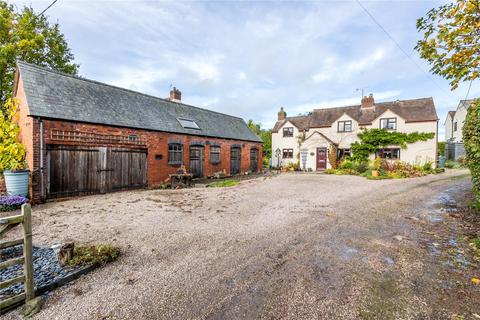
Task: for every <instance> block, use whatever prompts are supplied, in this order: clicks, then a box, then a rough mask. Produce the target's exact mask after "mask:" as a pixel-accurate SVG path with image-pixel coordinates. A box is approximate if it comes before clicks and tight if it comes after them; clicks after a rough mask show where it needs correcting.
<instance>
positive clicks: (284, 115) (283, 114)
mask: <svg viewBox="0 0 480 320" xmlns="http://www.w3.org/2000/svg"><path fill="white" fill-rule="evenodd" d="M285 118H287V113H286V112H285V111H284V110H283V107H281V108H280V111H279V112H278V120H279V121H281V120H285Z"/></svg>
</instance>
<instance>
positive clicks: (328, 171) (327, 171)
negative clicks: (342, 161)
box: [323, 169, 337, 174]
mask: <svg viewBox="0 0 480 320" xmlns="http://www.w3.org/2000/svg"><path fill="white" fill-rule="evenodd" d="M336 171H337V170H335V169H326V170H323V173H325V174H335V172H336Z"/></svg>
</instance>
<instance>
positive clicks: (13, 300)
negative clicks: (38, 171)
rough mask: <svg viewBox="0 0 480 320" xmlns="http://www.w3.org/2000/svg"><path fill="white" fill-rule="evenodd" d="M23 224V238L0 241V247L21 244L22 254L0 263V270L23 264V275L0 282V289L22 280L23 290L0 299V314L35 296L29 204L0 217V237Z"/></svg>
mask: <svg viewBox="0 0 480 320" xmlns="http://www.w3.org/2000/svg"><path fill="white" fill-rule="evenodd" d="M19 224H21V225H22V226H23V238H21V239H17V240H9V241H2V242H0V249H5V248H10V247H14V246H17V245H23V256H20V257H15V258H11V259H9V260H6V261H2V262H1V263H0V270H3V269H6V268H10V267H12V266H14V265H18V264H23V265H24V269H23V276H17V277H14V278H10V279H7V280H4V281H2V282H0V289H4V288H8V287H10V286H13V285H15V284H17V283H21V282H23V284H24V285H23V291H24V292H22V293H20V294H17V295H14V296H11V297H7V298H6V299H1V300H0V314H2V313H4V312H5V311H7V310H8V309H9V308H10V307H12V306H15V305H16V304H18V303H21V302H22V301H28V300H31V299H33V298H34V297H35V281H34V274H33V247H32V213H31V208H30V205H29V204H24V205H22V214H21V215H17V216H10V217H4V218H0V226H1V228H0V238H1V237H3V235H4V234H5V233H7V232H8V231H10V230H11V229H12V228H14V227H15V226H17V225H19Z"/></svg>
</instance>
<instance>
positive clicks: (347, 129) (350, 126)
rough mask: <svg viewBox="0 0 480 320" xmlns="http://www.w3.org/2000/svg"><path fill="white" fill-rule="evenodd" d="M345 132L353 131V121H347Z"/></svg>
mask: <svg viewBox="0 0 480 320" xmlns="http://www.w3.org/2000/svg"><path fill="white" fill-rule="evenodd" d="M345 131H352V121H345Z"/></svg>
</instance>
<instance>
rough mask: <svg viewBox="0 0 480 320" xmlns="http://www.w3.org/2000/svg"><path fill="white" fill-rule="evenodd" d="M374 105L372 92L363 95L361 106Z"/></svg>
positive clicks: (370, 106) (371, 106) (368, 106)
mask: <svg viewBox="0 0 480 320" xmlns="http://www.w3.org/2000/svg"><path fill="white" fill-rule="evenodd" d="M374 106H375V99H373V94H372V93H370V95H369V96H368V97H367V96H364V97H363V98H362V108H373V107H374Z"/></svg>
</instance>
